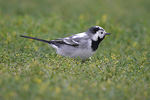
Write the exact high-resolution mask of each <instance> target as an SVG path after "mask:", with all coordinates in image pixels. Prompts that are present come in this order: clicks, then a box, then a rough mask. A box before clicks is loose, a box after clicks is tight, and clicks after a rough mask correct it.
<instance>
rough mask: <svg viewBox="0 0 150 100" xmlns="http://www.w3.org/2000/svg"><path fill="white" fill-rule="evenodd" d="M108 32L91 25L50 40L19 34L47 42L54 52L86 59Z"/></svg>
mask: <svg viewBox="0 0 150 100" xmlns="http://www.w3.org/2000/svg"><path fill="white" fill-rule="evenodd" d="M109 34H110V33H107V32H106V31H105V30H104V29H103V28H102V27H100V26H93V27H91V28H89V29H88V30H87V31H86V32H83V33H78V34H75V35H72V36H69V37H66V38H60V39H56V40H51V41H47V40H43V39H38V38H34V37H29V36H23V35H20V36H21V37H24V38H29V39H34V40H38V41H42V42H45V43H48V44H49V45H50V46H52V47H53V48H54V49H56V51H57V52H56V53H57V54H59V55H62V56H67V57H70V58H81V59H82V60H86V59H87V58H89V57H90V56H92V55H93V54H94V52H95V51H96V50H97V48H98V45H99V43H100V42H101V41H102V40H103V39H104V38H105V36H106V35H109Z"/></svg>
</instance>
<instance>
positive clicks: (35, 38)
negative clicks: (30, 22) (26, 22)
mask: <svg viewBox="0 0 150 100" xmlns="http://www.w3.org/2000/svg"><path fill="white" fill-rule="evenodd" d="M20 37H24V38H29V39H33V40H38V41H42V42H45V43H51V41H47V40H43V39H38V38H34V37H29V36H24V35H20Z"/></svg>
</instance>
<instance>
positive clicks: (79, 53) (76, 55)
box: [57, 48, 94, 60]
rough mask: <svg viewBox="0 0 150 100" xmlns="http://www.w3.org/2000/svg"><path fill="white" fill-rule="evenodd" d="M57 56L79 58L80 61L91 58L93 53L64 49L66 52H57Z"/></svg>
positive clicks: (87, 50)
mask: <svg viewBox="0 0 150 100" xmlns="http://www.w3.org/2000/svg"><path fill="white" fill-rule="evenodd" d="M57 54H59V55H62V56H67V57H70V58H81V59H82V60H86V59H87V58H89V57H91V56H92V55H93V54H94V52H93V51H92V50H91V49H73V50H69V49H67V48H66V50H64V49H63V50H61V49H58V50H57Z"/></svg>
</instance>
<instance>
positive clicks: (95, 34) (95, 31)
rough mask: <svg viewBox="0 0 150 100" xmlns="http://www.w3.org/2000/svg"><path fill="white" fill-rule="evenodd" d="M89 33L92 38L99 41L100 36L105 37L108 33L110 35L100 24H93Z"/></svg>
mask: <svg viewBox="0 0 150 100" xmlns="http://www.w3.org/2000/svg"><path fill="white" fill-rule="evenodd" d="M87 33H88V34H89V35H90V36H91V38H92V40H94V41H97V40H98V38H100V39H103V38H104V37H105V36H106V35H110V33H107V32H106V31H105V30H104V29H103V28H102V27H100V26H93V27H91V28H89V30H88V31H87Z"/></svg>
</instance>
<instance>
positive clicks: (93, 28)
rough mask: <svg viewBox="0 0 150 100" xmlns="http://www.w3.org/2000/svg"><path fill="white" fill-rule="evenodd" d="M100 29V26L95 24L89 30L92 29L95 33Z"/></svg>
mask: <svg viewBox="0 0 150 100" xmlns="http://www.w3.org/2000/svg"><path fill="white" fill-rule="evenodd" d="M98 30H100V28H99V27H98V26H93V27H91V28H90V29H89V30H88V31H90V32H92V33H93V34H95V33H96V32H97V31H98Z"/></svg>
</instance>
